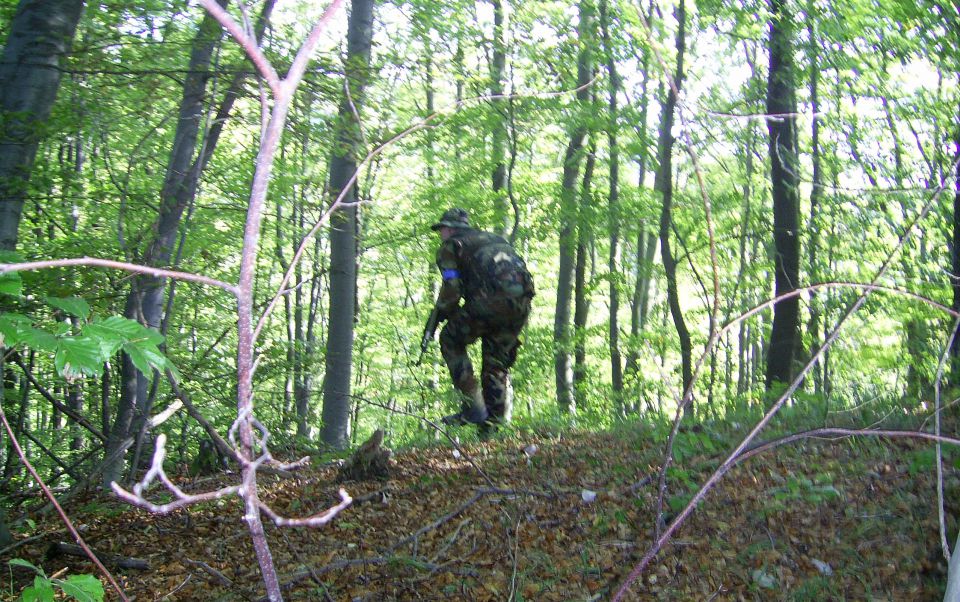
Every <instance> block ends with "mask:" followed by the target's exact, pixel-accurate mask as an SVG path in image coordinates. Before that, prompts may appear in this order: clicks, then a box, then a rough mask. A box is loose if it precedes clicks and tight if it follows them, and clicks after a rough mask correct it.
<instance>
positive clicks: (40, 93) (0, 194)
mask: <svg viewBox="0 0 960 602" xmlns="http://www.w3.org/2000/svg"><path fill="white" fill-rule="evenodd" d="M82 14H83V1H82V0H21V2H20V5H19V6H18V7H17V12H16V13H15V14H14V16H13V21H11V22H10V24H9V28H8V30H7V31H8V32H9V33H8V34H7V39H6V42H5V45H4V47H3V55H2V57H0V251H12V250H14V249H15V248H16V246H17V233H18V230H19V226H20V217H21V215H22V213H23V203H24V201H25V200H26V196H27V184H28V183H29V181H30V173H31V171H32V170H33V162H34V159H35V158H36V155H37V148H38V145H39V143H40V140H41V139H42V138H43V135H44V125H45V123H46V121H47V119H48V118H49V117H50V111H51V109H52V108H53V103H54V101H55V100H56V98H57V91H58V89H59V88H60V75H61V73H62V68H61V65H60V63H61V59H62V58H63V57H64V56H65V55H66V53H67V52H69V50H70V44H71V42H72V41H73V36H74V34H75V33H76V30H77V23H78V22H79V21H80V16H81V15H82Z"/></svg>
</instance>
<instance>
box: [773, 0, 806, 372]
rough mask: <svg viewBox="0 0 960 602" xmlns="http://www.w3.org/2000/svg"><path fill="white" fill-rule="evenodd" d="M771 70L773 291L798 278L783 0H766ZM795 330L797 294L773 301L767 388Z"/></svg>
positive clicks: (788, 364)
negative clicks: (768, 10)
mask: <svg viewBox="0 0 960 602" xmlns="http://www.w3.org/2000/svg"><path fill="white" fill-rule="evenodd" d="M770 9H771V19H770V70H769V75H768V81H767V114H768V117H767V129H768V131H769V134H770V140H769V152H770V184H771V188H772V191H773V243H774V273H775V275H774V282H775V293H776V295H777V296H778V297H779V296H780V295H784V294H786V293H789V292H790V291H792V290H794V288H795V287H796V286H797V284H798V283H799V280H800V232H799V228H800V202H799V192H798V177H797V174H798V173H799V172H798V169H799V165H798V164H797V148H796V124H795V114H796V101H795V98H794V80H793V73H794V65H793V41H792V35H793V33H792V28H791V20H792V15H790V13H789V12H788V10H787V6H786V2H785V1H784V0H771V2H770ZM799 332H800V300H799V298H797V297H796V296H794V297H791V298H789V299H784V300H781V301H779V302H777V303H776V305H774V306H773V326H772V328H771V331H770V344H769V346H768V352H767V353H768V355H767V375H766V387H767V390H770V389H771V388H773V387H774V386H775V384H776V383H789V382H790V379H791V376H792V374H793V358H794V350H795V349H796V345H797V340H798V338H799Z"/></svg>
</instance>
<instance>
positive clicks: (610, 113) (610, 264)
mask: <svg viewBox="0 0 960 602" xmlns="http://www.w3.org/2000/svg"><path fill="white" fill-rule="evenodd" d="M600 28H601V31H602V33H603V46H604V53H605V54H606V59H607V75H608V82H609V83H608V84H607V93H608V98H609V100H608V104H607V147H608V152H609V154H610V173H609V180H610V182H609V186H610V188H609V193H608V195H607V214H608V224H609V228H610V253H609V257H608V261H607V273H608V277H609V278H610V321H609V326H608V329H607V332H608V343H609V348H610V378H611V384H612V386H613V404H614V411H615V412H616V414H617V416H621V417H622V416H623V415H624V414H625V412H624V407H623V361H622V359H621V356H620V321H619V313H620V280H619V278H617V277H616V275H618V274H620V149H619V146H618V144H617V128H618V119H619V114H618V109H617V90H618V89H619V87H620V86H619V84H620V82H619V78H618V75H617V62H616V59H615V57H614V54H613V44H612V43H611V40H610V15H609V7H608V6H607V0H602V1H601V2H600Z"/></svg>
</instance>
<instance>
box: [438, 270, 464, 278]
mask: <svg viewBox="0 0 960 602" xmlns="http://www.w3.org/2000/svg"><path fill="white" fill-rule="evenodd" d="M440 274H441V275H442V276H443V279H444V280H453V279H454V278H459V277H460V270H440Z"/></svg>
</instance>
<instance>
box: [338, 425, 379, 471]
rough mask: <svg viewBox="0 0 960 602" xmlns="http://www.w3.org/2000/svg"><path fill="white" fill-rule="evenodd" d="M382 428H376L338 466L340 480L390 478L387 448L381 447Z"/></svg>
mask: <svg viewBox="0 0 960 602" xmlns="http://www.w3.org/2000/svg"><path fill="white" fill-rule="evenodd" d="M383 436H384V432H383V429H377V430H376V431H375V432H374V433H373V434H372V435H370V438H369V439H367V440H366V441H365V442H364V443H363V445H361V446H360V447H358V448H357V451H356V452H354V454H353V456H351V457H350V459H349V460H347V461H346V463H345V464H344V465H343V466H341V467H340V476H339V480H341V481H373V480H378V481H385V480H387V479H389V478H390V454H391V451H390V449H389V448H386V447H382V444H383Z"/></svg>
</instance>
